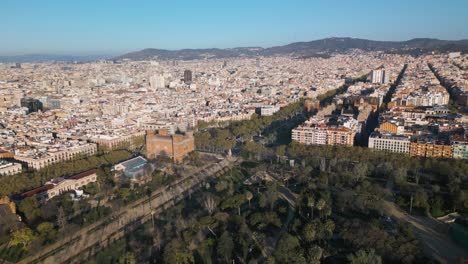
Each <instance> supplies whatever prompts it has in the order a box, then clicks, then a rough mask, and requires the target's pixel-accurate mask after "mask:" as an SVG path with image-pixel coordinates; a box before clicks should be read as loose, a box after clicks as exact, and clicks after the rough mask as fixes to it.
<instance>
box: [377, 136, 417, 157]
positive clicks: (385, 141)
mask: <svg viewBox="0 0 468 264" xmlns="http://www.w3.org/2000/svg"><path fill="white" fill-rule="evenodd" d="M410 144H411V142H410V137H409V136H402V135H394V134H388V133H379V132H373V133H372V134H371V135H370V137H369V148H371V149H377V150H381V151H387V152H396V153H405V154H409V153H410Z"/></svg>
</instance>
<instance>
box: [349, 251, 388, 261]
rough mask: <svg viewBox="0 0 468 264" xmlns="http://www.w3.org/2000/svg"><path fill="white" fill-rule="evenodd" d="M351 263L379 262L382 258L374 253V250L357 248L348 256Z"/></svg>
mask: <svg viewBox="0 0 468 264" xmlns="http://www.w3.org/2000/svg"><path fill="white" fill-rule="evenodd" d="M348 260H349V261H350V262H351V264H381V263H382V259H381V257H380V256H379V255H377V254H375V250H374V249H371V250H369V251H366V250H362V249H361V250H359V251H358V252H356V253H354V254H351V255H349V256H348Z"/></svg>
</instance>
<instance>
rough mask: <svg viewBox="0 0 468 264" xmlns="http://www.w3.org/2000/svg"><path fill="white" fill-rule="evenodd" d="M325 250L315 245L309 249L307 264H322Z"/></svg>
mask: <svg viewBox="0 0 468 264" xmlns="http://www.w3.org/2000/svg"><path fill="white" fill-rule="evenodd" d="M322 254H323V249H322V248H321V247H319V246H317V245H314V246H312V247H310V248H308V249H307V254H306V255H307V263H310V264H320V259H321V258H322Z"/></svg>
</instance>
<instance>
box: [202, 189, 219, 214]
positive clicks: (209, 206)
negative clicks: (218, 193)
mask: <svg viewBox="0 0 468 264" xmlns="http://www.w3.org/2000/svg"><path fill="white" fill-rule="evenodd" d="M203 207H204V208H205V209H206V211H208V213H209V214H212V213H213V212H214V211H215V210H216V201H215V199H214V197H213V195H211V194H208V195H206V197H205V199H204V200H203Z"/></svg>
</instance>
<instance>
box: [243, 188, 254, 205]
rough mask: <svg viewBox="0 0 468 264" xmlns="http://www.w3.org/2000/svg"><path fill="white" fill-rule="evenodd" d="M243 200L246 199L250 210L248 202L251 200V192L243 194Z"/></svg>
mask: <svg viewBox="0 0 468 264" xmlns="http://www.w3.org/2000/svg"><path fill="white" fill-rule="evenodd" d="M245 198H246V199H247V201H249V208H250V200H252V198H253V194H252V193H251V192H249V191H247V192H246V193H245Z"/></svg>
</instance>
